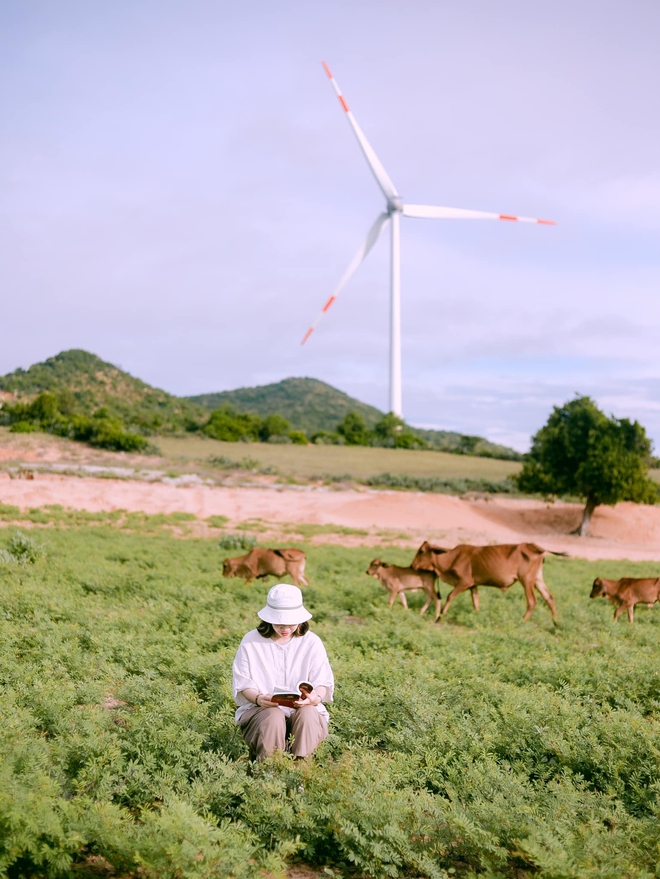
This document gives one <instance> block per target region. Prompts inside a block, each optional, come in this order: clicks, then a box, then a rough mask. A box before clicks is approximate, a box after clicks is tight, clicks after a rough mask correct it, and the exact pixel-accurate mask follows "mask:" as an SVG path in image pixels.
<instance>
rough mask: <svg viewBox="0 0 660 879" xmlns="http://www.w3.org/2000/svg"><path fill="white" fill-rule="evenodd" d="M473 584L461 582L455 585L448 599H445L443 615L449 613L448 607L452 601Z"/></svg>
mask: <svg viewBox="0 0 660 879" xmlns="http://www.w3.org/2000/svg"><path fill="white" fill-rule="evenodd" d="M471 588H472V587H471V586H468V585H467V583H459V584H458V586H454V588H453V589H452V590H451V592H450V593H449V595H448V596H447V600H446V601H445V606H444V607H443V608H442V616H444V615H445V614H446V613H447V609H448V607H449V605H450V604H451V603H452V601H453V600H454V599H455V598H456V596H457V595H460V594H461V592H465V590H466V589H471Z"/></svg>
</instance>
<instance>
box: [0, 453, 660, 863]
mask: <svg viewBox="0 0 660 879" xmlns="http://www.w3.org/2000/svg"><path fill="white" fill-rule="evenodd" d="M303 451H304V450H303ZM156 524H157V523H155V522H153V521H152V522H150V524H149V528H148V533H147V530H141V524H140V521H139V520H137V519H136V520H135V521H134V522H133V531H132V533H124V532H122V531H119V530H117V529H116V528H113V527H111V526H110V525H108V524H98V523H95V522H94V521H93V520H89V521H88V522H87V523H86V522H85V521H84V520H83V519H81V520H80V522H79V523H78V525H76V526H74V527H68V528H61V527H52V526H51V527H48V528H39V527H35V528H32V529H31V530H30V532H29V538H30V540H31V541H33V542H36V543H37V544H40V545H42V549H38V548H37V550H36V551H34V552H31V553H30V552H28V553H27V555H22V556H16V558H17V559H18V558H22V559H23V562H24V563H20V562H19V561H16V560H13V559H14V556H12V555H11V552H10V551H8V550H11V548H12V547H14V550H13V551H14V552H16V550H15V547H16V546H20V545H23V544H24V543H25V542H24V541H23V543H21V540H20V539H18V540H17V539H16V531H15V529H13V528H12V527H5V528H3V529H2V530H1V531H0V635H1V637H0V656H1V659H0V669H1V679H2V690H1V691H0V704H1V705H2V724H3V730H4V734H3V736H2V739H1V742H0V749H1V751H2V759H1V760H0V875H7V876H10V877H37V876H48V877H53V879H56V877H71V876H80V877H87V876H89V877H91V876H117V877H128V876H131V877H138V876H142V877H159V879H160V877H173V879H174V877H267V876H271V877H277V876H280V875H283V872H284V871H285V870H286V869H287V868H288V867H290V866H291V865H295V864H296V863H302V864H306V865H309V866H310V867H313V868H315V869H317V870H318V871H319V875H324V876H353V877H367V876H369V877H378V879H380V877H430V879H439V877H445V879H446V877H474V876H484V877H492V879H495V877H524V876H528V875H529V876H531V875H535V876H542V877H557V879H558V877H576V879H577V877H585V876H594V877H612V879H614V877H622V876H626V877H640V879H641V877H652V876H657V875H660V820H659V819H660V745H659V742H660V715H659V713H658V712H659V710H660V643H659V642H660V639H659V637H658V636H659V635H660V609H657V608H656V609H655V610H648V609H645V608H641V609H638V610H637V615H636V622H635V624H634V626H630V625H629V624H628V623H626V622H623V621H620V622H619V623H618V624H617V625H614V624H613V622H612V612H611V608H610V606H609V605H606V604H605V603H604V602H603V601H602V600H599V601H590V600H589V598H588V595H589V589H590V584H591V582H592V580H593V578H594V576H596V575H603V576H611V577H615V576H620V575H622V574H624V573H634V574H637V575H643V574H651V573H653V574H657V565H653V564H650V563H649V564H641V563H638V564H631V563H628V562H598V563H589V562H585V561H579V560H568V559H554V558H549V559H547V561H546V563H545V564H546V580H547V582H548V585H549V587H550V588H551V590H552V591H553V592H554V595H555V597H556V600H557V605H558V609H559V617H560V621H559V624H558V625H557V626H553V625H552V622H551V618H550V614H549V611H548V610H547V608H546V607H545V606H544V605H542V604H541V603H540V604H539V605H538V606H537V609H536V611H535V613H534V616H533V617H532V620H531V621H530V622H529V623H527V624H523V622H522V615H523V612H524V605H525V602H524V599H523V595H522V590H521V588H520V587H519V586H517V585H516V586H514V587H513V588H512V589H511V590H510V591H509V592H507V593H506V594H501V593H499V592H497V591H496V590H493V589H488V588H482V589H481V590H480V592H481V600H482V611H481V613H480V614H478V615H475V614H474V613H473V611H472V609H471V603H470V600H469V597H467V596H462V597H461V598H459V599H457V601H456V602H455V603H454V604H453V605H452V607H451V609H450V612H449V614H448V617H447V619H446V620H445V621H444V622H443V623H442V624H439V625H436V624H434V623H433V621H432V618H431V616H430V615H429V614H428V613H427V615H426V617H423V618H421V617H420V616H419V615H418V614H417V613H415V612H414V610H415V609H419V607H420V606H421V603H422V596H421V595H411V596H410V598H409V603H410V605H411V608H412V609H413V610H411V611H409V612H406V611H404V610H403V609H402V608H401V607H400V606H396V607H395V608H394V609H393V610H391V611H390V610H389V609H388V607H387V604H386V595H385V592H384V590H382V588H381V587H380V586H379V584H378V583H377V582H376V581H374V580H372V579H370V578H367V577H366V576H365V574H364V573H363V572H364V571H365V569H366V567H367V564H368V562H369V561H370V559H371V557H372V556H373V555H374V554H375V553H374V550H373V549H368V548H355V549H349V548H343V547H330V546H326V547H309V546H308V547H307V550H308V575H309V576H310V580H311V585H310V586H309V587H308V588H307V589H306V590H305V601H306V604H307V605H308V606H309V608H310V610H311V611H312V612H313V614H314V620H313V628H314V631H316V632H317V633H318V634H319V635H320V636H321V637H322V638H323V639H324V641H325V644H326V646H327V649H328V653H329V655H330V659H331V662H332V665H333V668H334V671H335V675H336V678H337V689H336V702H335V703H334V704H333V705H332V706H331V712H332V724H331V735H330V738H329V740H328V741H327V742H326V743H324V744H323V745H322V746H321V748H320V749H319V750H318V751H317V754H316V757H315V759H314V760H313V761H311V762H310V763H309V764H307V763H304V762H303V763H300V762H298V763H296V762H293V761H292V760H291V759H289V758H288V757H286V756H279V757H276V758H273V759H271V760H268V761H266V762H265V763H264V764H262V765H259V766H254V767H251V766H250V764H249V763H248V761H247V754H246V749H245V747H244V745H243V742H242V740H241V737H240V735H239V733H238V731H237V728H236V727H235V725H234V722H233V703H232V699H231V674H230V666H231V661H232V659H233V656H234V653H235V650H236V647H237V645H238V642H239V640H240V638H241V637H242V635H243V634H244V633H245V632H246V631H247V630H249V629H250V628H252V627H253V626H254V623H255V621H256V616H255V612H256V611H257V610H258V609H259V608H260V607H261V606H262V605H263V600H264V597H265V591H266V586H264V585H263V584H261V583H260V584H257V583H255V584H253V585H252V586H251V587H249V588H246V587H245V586H244V585H243V583H242V581H237V580H225V579H223V578H222V576H221V559H222V557H223V555H224V554H223V553H222V552H221V550H220V549H219V547H218V544H217V541H214V540H193V539H188V540H179V539H175V538H173V537H171V536H168V535H167V534H166V533H164V526H163V529H161V531H160V532H159V530H158V528H157V527H156ZM31 545H32V544H29V541H28V549H29V547H30V546H31ZM32 548H33V549H34V547H32ZM388 554H389V556H392V560H393V561H398V562H399V563H401V562H403V563H406V562H407V561H408V559H409V556H410V553H409V552H404V551H402V550H388ZM30 559H32V562H31V563H30ZM272 582H274V581H272V580H271V584H272ZM442 592H443V598H444V597H445V595H446V592H447V587H446V586H443V587H442Z"/></svg>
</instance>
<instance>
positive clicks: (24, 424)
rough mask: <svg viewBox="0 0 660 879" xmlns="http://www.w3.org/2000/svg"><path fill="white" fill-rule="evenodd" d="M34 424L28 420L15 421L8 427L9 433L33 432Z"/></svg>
mask: <svg viewBox="0 0 660 879" xmlns="http://www.w3.org/2000/svg"><path fill="white" fill-rule="evenodd" d="M36 429H37V428H36V426H35V425H34V424H32V423H31V422H30V421H15V422H14V423H13V424H12V426H11V427H10V428H9V432H10V433H34V431H35V430H36Z"/></svg>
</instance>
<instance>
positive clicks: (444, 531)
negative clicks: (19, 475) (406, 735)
mask: <svg viewBox="0 0 660 879" xmlns="http://www.w3.org/2000/svg"><path fill="white" fill-rule="evenodd" d="M0 503H4V504H12V505H14V506H17V507H19V508H20V509H21V510H26V509H30V508H33V507H42V506H45V505H47V504H60V505H62V506H63V507H65V508H71V509H75V510H88V511H90V512H100V511H113V510H127V511H129V512H131V511H136V512H137V511H141V512H145V513H148V514H150V515H155V514H158V513H176V512H185V513H191V514H193V515H194V516H196V517H197V519H198V520H205V519H207V518H208V517H210V516H225V517H227V520H228V521H227V527H228V528H231V529H237V530H251V531H253V532H254V533H255V536H257V537H258V539H259V540H260V541H261V542H265V541H268V540H278V541H292V542H295V541H296V540H299V539H302V538H306V539H310V540H312V541H313V542H319V543H320V542H332V543H342V544H343V545H356V546H359V545H370V546H376V545H383V544H384V545H390V546H391V545H400V546H410V547H415V546H417V545H418V544H419V543H421V541H422V540H425V539H428V540H431V541H432V542H435V543H440V544H441V545H454V544H456V543H477V544H486V543H515V542H519V541H523V540H530V541H535V542H536V543H539V544H540V545H542V546H544V547H546V548H547V549H551V550H556V551H563V552H568V553H569V554H570V555H573V556H580V557H583V558H590V559H596V558H629V559H631V560H632V559H634V560H642V559H648V560H655V561H660V508H659V507H648V506H639V505H636V504H617V505H616V507H598V508H597V510H596V512H595V514H594V517H593V520H592V536H591V537H589V538H581V537H575V536H571V535H570V534H569V532H570V530H571V529H572V528H574V527H575V525H576V524H577V523H578V521H579V518H580V511H581V507H580V505H579V504H571V503H564V502H557V503H553V504H549V503H546V502H543V501H538V500H528V499H513V498H505V497H493V498H488V499H469V498H459V497H451V496H447V495H439V494H420V493H416V492H394V491H373V490H369V489H365V488H361V489H347V490H343V491H338V490H336V489H333V488H327V487H323V486H282V485H270V486H263V485H261V486H250V487H236V486H233V487H226V486H209V485H195V486H186V485H165V484H163V483H161V482H152V483H149V482H139V481H131V480H118V479H97V478H91V477H77V478H74V477H69V476H63V475H53V474H44V473H35V474H34V478H33V479H30V480H26V479H10V478H9V475H8V474H6V473H0ZM296 525H299V526H300V527H301V530H300V531H297V530H296V527H295V526H296ZM314 525H318V526H324V527H321V528H319V529H317V532H316V533H313V530H314V529H312V532H310V526H314ZM207 530H208V528H207V526H206V525H205V524H204V523H203V521H200V522H199V526H198V527H196V528H193V529H192V533H193V534H200V535H201V534H204V533H205V532H206V531H207ZM213 533H217V531H216V529H213Z"/></svg>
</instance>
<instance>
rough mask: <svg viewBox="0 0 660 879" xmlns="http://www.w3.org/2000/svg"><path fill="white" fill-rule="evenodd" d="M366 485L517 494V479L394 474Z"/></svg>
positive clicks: (414, 489)
mask: <svg viewBox="0 0 660 879" xmlns="http://www.w3.org/2000/svg"><path fill="white" fill-rule="evenodd" d="M365 483H366V485H370V486H372V487H373V488H395V489H400V490H404V491H430V492H435V493H438V494H467V493H468V492H483V493H485V494H513V493H515V492H517V488H518V487H517V483H516V481H515V479H513V478H511V477H509V478H507V479H500V480H494V479H438V478H437V477H433V476H432V477H419V476H405V475H404V476H400V475H398V474H394V473H379V474H378V475H377V476H370V477H369V478H368V479H365Z"/></svg>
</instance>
